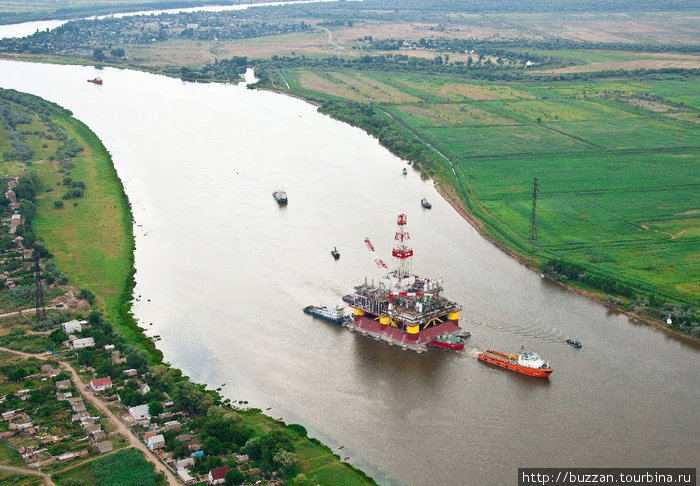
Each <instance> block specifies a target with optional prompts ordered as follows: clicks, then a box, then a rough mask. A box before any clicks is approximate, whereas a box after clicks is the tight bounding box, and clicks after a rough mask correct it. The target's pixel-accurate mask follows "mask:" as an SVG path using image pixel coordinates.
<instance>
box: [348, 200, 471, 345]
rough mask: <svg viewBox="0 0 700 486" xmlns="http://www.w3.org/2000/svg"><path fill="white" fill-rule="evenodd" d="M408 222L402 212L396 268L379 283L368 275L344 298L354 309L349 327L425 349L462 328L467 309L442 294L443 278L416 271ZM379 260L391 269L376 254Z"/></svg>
mask: <svg viewBox="0 0 700 486" xmlns="http://www.w3.org/2000/svg"><path fill="white" fill-rule="evenodd" d="M406 221H407V218H406V215H405V214H399V216H398V218H397V226H398V228H397V231H396V235H395V237H394V240H395V245H394V249H393V250H392V256H393V257H394V259H395V268H394V270H393V271H390V272H389V273H387V274H386V276H384V277H383V278H382V279H381V280H380V281H379V282H378V283H377V284H375V283H374V281H372V282H371V283H370V282H367V279H365V282H364V283H363V284H362V285H358V286H356V287H355V292H353V293H352V294H348V295H346V296H344V297H343V301H345V303H347V304H348V306H349V307H350V308H351V309H352V319H349V320H348V321H346V323H345V324H344V326H346V327H347V328H348V329H349V330H350V331H355V332H358V333H360V334H362V335H364V336H367V337H371V338H374V339H375V340H378V341H383V342H385V343H388V344H391V345H395V346H400V347H401V348H402V349H409V350H412V351H416V352H418V353H422V352H425V351H427V350H428V345H429V344H430V343H433V342H440V339H448V338H444V336H446V335H449V334H454V333H456V332H459V331H460V327H459V312H460V311H461V310H462V307H461V306H460V305H459V304H457V303H455V302H452V301H450V300H448V299H447V298H445V297H443V296H442V295H441V293H442V291H443V287H442V282H441V280H440V279H439V278H438V279H429V278H422V277H419V276H418V275H414V274H412V273H411V269H410V264H411V258H412V256H413V250H412V249H411V248H410V247H409V246H408V241H409V239H410V237H409V234H408V232H406V231H405V229H404V226H405V225H406ZM365 245H366V246H367V248H368V249H369V250H370V252H371V253H372V254H375V252H374V247H373V246H372V243H371V242H370V240H369V238H366V239H365ZM375 263H376V264H377V266H378V267H380V268H382V269H388V267H387V265H386V264H385V263H384V262H383V261H382V260H381V259H380V258H379V257H377V256H376V254H375ZM445 347H447V346H445ZM462 347H464V343H462ZM448 349H458V348H457V347H453V348H449V347H448Z"/></svg>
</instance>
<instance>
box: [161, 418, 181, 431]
mask: <svg viewBox="0 0 700 486" xmlns="http://www.w3.org/2000/svg"><path fill="white" fill-rule="evenodd" d="M181 429H182V424H181V423H180V422H178V421H177V420H171V421H170V422H165V424H163V430H165V431H166V432H170V431H171V430H174V431H178V430H181Z"/></svg>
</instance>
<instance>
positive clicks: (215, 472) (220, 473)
mask: <svg viewBox="0 0 700 486" xmlns="http://www.w3.org/2000/svg"><path fill="white" fill-rule="evenodd" d="M230 470H231V466H221V467H215V468H214V469H212V470H211V471H209V475H208V476H207V483H208V484H224V482H226V473H227V472H229V471H230Z"/></svg>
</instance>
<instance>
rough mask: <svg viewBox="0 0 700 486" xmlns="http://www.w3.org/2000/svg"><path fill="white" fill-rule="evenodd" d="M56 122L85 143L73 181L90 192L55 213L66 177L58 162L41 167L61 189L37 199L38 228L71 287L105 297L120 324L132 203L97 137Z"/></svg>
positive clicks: (72, 123)
mask: <svg viewBox="0 0 700 486" xmlns="http://www.w3.org/2000/svg"><path fill="white" fill-rule="evenodd" d="M56 122H57V123H58V124H60V125H61V127H62V128H63V129H64V130H65V131H66V133H67V135H68V136H69V138H77V139H79V140H81V141H82V143H83V144H84V145H85V147H84V149H85V150H84V151H83V153H82V154H80V155H79V156H78V157H77V159H76V160H75V167H73V169H71V171H70V172H71V177H72V178H73V180H78V181H83V182H85V185H86V187H87V189H86V190H85V195H84V196H83V197H82V198H79V199H68V200H66V201H65V205H64V207H63V208H61V209H55V208H54V207H53V202H54V201H56V200H58V199H60V198H61V195H62V194H63V192H64V191H65V188H64V186H61V185H57V182H60V181H61V179H62V176H63V174H60V173H58V172H57V171H56V167H55V165H54V164H51V163H48V162H47V163H45V164H44V165H43V166H41V165H39V164H37V169H36V172H37V175H38V176H39V181H40V182H41V184H42V186H43V187H45V188H49V187H52V188H55V189H54V191H52V192H44V193H42V194H40V195H39V196H38V197H37V202H36V205H37V216H36V218H35V219H34V228H35V231H36V233H37V235H39V236H40V237H41V238H43V239H44V240H45V242H46V244H47V246H48V248H50V249H51V252H52V253H53V255H54V260H55V261H56V264H57V265H58V267H59V268H61V269H62V270H63V271H64V272H65V273H66V274H67V275H68V276H69V277H70V281H71V283H72V284H73V285H75V286H77V287H78V288H86V289H89V290H91V291H92V292H93V293H94V294H95V295H97V296H99V297H98V299H99V300H101V302H102V305H103V306H104V309H105V311H106V313H107V315H108V316H109V317H110V319H111V320H112V321H113V322H118V321H119V319H118V316H119V307H120V304H121V301H120V298H121V293H122V292H123V291H124V289H125V287H126V285H127V281H128V279H129V276H130V272H131V258H132V257H131V254H132V250H133V241H132V237H131V223H130V217H129V216H128V215H129V214H130V209H129V207H128V202H127V200H126V198H125V197H124V195H123V190H122V186H121V181H119V179H118V177H117V174H116V172H115V170H114V168H113V166H112V164H111V161H110V158H109V154H107V152H106V150H105V149H104V147H103V146H102V143H101V142H100V141H99V140H98V139H97V137H95V135H94V134H93V133H92V132H91V131H90V130H89V129H87V127H85V126H84V125H83V124H82V123H80V122H78V121H76V120H74V119H69V118H63V119H58V120H56Z"/></svg>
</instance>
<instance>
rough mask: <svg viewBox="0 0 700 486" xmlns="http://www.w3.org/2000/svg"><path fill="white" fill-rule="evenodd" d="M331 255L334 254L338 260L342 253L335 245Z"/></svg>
mask: <svg viewBox="0 0 700 486" xmlns="http://www.w3.org/2000/svg"><path fill="white" fill-rule="evenodd" d="M331 255H333V258H335V259H336V260H337V259H338V258H340V253H339V252H338V250H337V249H336V247H335V246H334V247H333V249H332V250H331Z"/></svg>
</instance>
